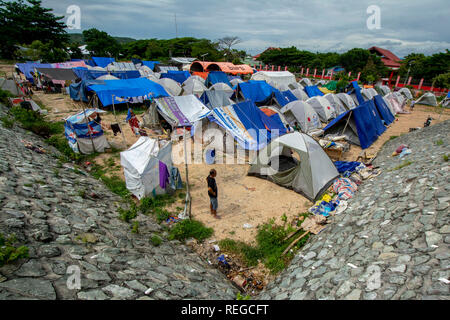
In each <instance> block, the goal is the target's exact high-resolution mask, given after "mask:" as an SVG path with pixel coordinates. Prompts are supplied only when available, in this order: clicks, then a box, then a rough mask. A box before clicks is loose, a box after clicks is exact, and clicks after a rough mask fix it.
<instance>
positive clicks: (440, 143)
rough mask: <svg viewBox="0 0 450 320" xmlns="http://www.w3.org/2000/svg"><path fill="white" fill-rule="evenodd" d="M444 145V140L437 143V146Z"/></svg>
mask: <svg viewBox="0 0 450 320" xmlns="http://www.w3.org/2000/svg"><path fill="white" fill-rule="evenodd" d="M443 144H444V141H443V140H442V139H439V140H438V141H436V145H437V146H442V145H443Z"/></svg>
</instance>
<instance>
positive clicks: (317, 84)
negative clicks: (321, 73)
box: [315, 80, 327, 86]
mask: <svg viewBox="0 0 450 320" xmlns="http://www.w3.org/2000/svg"><path fill="white" fill-rule="evenodd" d="M325 84H327V82H326V81H325V80H319V81H317V82H316V84H315V85H316V86H323V85H325Z"/></svg>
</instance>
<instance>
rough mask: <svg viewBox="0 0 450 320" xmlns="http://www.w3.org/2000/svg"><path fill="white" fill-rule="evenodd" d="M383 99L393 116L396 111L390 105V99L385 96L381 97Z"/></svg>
mask: <svg viewBox="0 0 450 320" xmlns="http://www.w3.org/2000/svg"><path fill="white" fill-rule="evenodd" d="M382 97H383V96H382ZM383 100H384V102H385V103H386V105H387V106H388V108H389V110H390V111H391V113H392V115H394V116H395V115H396V112H395V109H394V106H393V105H392V103H391V101H390V100H389V99H387V98H386V96H384V97H383Z"/></svg>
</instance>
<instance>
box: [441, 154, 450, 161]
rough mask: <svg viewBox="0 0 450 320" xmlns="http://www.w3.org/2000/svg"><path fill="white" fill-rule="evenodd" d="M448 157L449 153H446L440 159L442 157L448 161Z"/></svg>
mask: <svg viewBox="0 0 450 320" xmlns="http://www.w3.org/2000/svg"><path fill="white" fill-rule="evenodd" d="M448 158H449V155H448V154H444V155H443V156H442V159H444V161H445V162H447V161H448Z"/></svg>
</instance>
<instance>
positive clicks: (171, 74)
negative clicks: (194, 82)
mask: <svg viewBox="0 0 450 320" xmlns="http://www.w3.org/2000/svg"><path fill="white" fill-rule="evenodd" d="M190 76H191V74H190V73H189V71H173V70H169V71H167V72H166V73H163V74H161V79H164V78H169V79H172V80H175V81H176V82H178V83H179V84H183V82H185V81H186V80H187V79H188V78H189V77H190Z"/></svg>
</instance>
